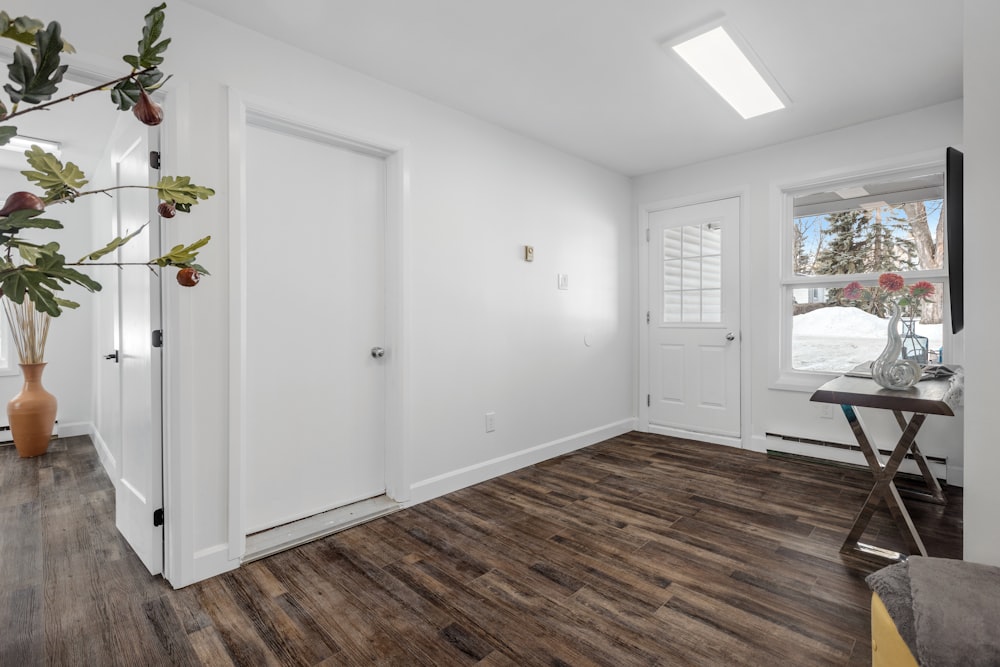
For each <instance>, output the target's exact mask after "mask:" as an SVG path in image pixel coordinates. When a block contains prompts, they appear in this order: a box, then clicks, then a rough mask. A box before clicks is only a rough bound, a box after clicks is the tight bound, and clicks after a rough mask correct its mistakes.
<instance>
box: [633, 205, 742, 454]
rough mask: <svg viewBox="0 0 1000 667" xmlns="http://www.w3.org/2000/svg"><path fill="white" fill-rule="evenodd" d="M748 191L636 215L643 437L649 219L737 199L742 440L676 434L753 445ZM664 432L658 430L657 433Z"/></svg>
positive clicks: (645, 208)
mask: <svg viewBox="0 0 1000 667" xmlns="http://www.w3.org/2000/svg"><path fill="white" fill-rule="evenodd" d="M749 192H750V188H749V187H743V188H740V189H736V190H721V191H718V192H711V193H705V194H698V195H690V196H686V197H673V198H670V199H663V200H658V201H654V202H649V203H647V204H640V205H639V206H638V208H637V211H636V240H637V243H636V255H637V262H636V267H637V274H636V283H637V287H638V289H637V290H636V293H637V294H638V298H637V304H638V305H637V307H636V317H637V318H638V330H639V335H638V351H639V353H638V355H637V356H638V369H637V370H638V372H637V373H636V377H637V378H638V382H637V386H636V394H635V404H636V407H637V410H636V415H637V419H636V421H637V424H638V429H639V430H640V431H642V432H644V433H651V432H652V430H651V426H650V423H649V413H650V410H649V406H647V405H646V396H647V395H648V394H649V393H650V384H649V382H650V374H649V363H650V359H649V326H648V325H647V323H646V311H648V310H649V309H650V307H649V306H650V301H649V299H650V293H649V241H648V240H647V238H646V230H647V229H649V215H650V213H652V212H654V211H662V210H665V209H673V208H680V207H682V206H691V205H695V204H706V203H709V202H713V201H718V200H720V199H730V198H732V197H737V198H739V200H740V217H739V239H740V248H739V261H740V271H739V277H740V327H739V328H740V332H741V335H740V344H741V347H740V437H739V438H728V437H725V436H719V435H713V434H709V433H687V432H683V433H682V432H677V433H676V434H673V433H672V435H678V436H680V437H690V438H693V439H696V440H701V441H703V442H711V443H714V444H719V445H728V446H732V447H742V448H746V447H747V443H749V442H750V433H751V424H750V421H751V417H750V415H751V413H750V390H751V386H752V385H751V383H750V370H751V364H750V361H751V358H752V355H751V353H750V350H751V345H752V340H751V338H752V336H751V326H750V323H751V320H750V312H749V305H750V229H749V228H750V221H749V216H748V210H749V209H748V201H749ZM662 430H663V429H662V428H661V427H657V432H661V431H662Z"/></svg>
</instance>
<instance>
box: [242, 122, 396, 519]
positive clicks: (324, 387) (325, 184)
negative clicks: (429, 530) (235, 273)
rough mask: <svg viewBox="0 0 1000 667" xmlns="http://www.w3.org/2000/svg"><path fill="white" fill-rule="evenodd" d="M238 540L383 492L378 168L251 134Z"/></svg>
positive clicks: (260, 132)
mask: <svg viewBox="0 0 1000 667" xmlns="http://www.w3.org/2000/svg"><path fill="white" fill-rule="evenodd" d="M246 136H247V138H246V208H245V210H246V219H245V225H246V229H245V239H246V256H245V267H246V294H247V297H246V311H245V312H246V362H245V364H246V366H245V368H246V370H245V376H244V377H245V382H246V386H245V396H246V419H245V434H246V435H245V454H244V474H245V477H244V482H245V483H244V486H243V489H244V494H243V495H244V498H245V500H244V517H245V520H244V525H245V528H246V533H247V534H252V533H255V532H259V531H262V530H265V529H268V528H272V527H274V526H278V525H282V524H285V523H289V522H292V521H295V520H298V519H302V518H305V517H308V516H312V515H314V514H319V513H321V512H325V511H328V510H331V509H334V508H337V507H342V506H344V505H349V504H351V503H354V502H359V501H361V500H365V499H368V498H372V497H375V496H380V495H382V494H384V493H385V488H386V482H385V470H386V457H385V441H386V426H385V396H386V366H387V364H390V363H392V361H393V350H391V349H383V348H385V346H386V332H385V288H384V284H385V217H386V162H385V159H384V158H383V157H381V156H378V155H372V154H368V153H365V152H362V151H358V150H354V149H352V148H349V147H345V146H342V145H338V143H337V142H336V141H333V140H331V139H329V138H325V137H317V136H315V133H309V132H302V133H300V132H297V131H296V130H295V129H294V128H287V127H285V126H281V127H278V128H272V127H262V126H258V125H254V124H248V126H247V135H246Z"/></svg>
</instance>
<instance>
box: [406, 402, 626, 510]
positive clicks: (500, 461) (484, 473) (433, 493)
mask: <svg viewBox="0 0 1000 667" xmlns="http://www.w3.org/2000/svg"><path fill="white" fill-rule="evenodd" d="M635 427H636V420H635V419H631V418H630V419H623V420H622V421H619V422H615V423H613V424H607V425H606V426H601V427H598V428H595V429H591V430H589V431H584V432H582V433H577V434H575V435H571V436H568V437H565V438H560V439H558V440H553V441H551V442H546V443H544V444H541V445H536V446H535V447H530V448H528V449H523V450H521V451H519V452H514V453H513V454H507V455H506V456H501V457H498V458H495V459H491V460H489V461H484V462H482V463H477V464H475V465H471V466H468V467H466V468H462V469H460V470H453V471H450V472H447V473H444V474H443V475H438V476H436V477H431V478H429V479H425V480H421V481H419V482H416V483H415V484H413V485H411V487H410V499H409V500H408V501H407V502H406V503H405V505H406V506H407V507H409V506H411V505H415V504H417V503H422V502H424V501H427V500H431V499H432V498H437V497H438V496H443V495H445V494H446V493H451V492H452V491H458V490H459V489H464V488H466V487H468V486H472V485H473V484H479V483H480V482H485V481H486V480H488V479H493V478H494V477H499V476H500V475H506V474H507V473H509V472H514V471H515V470H520V469H521V468H524V467H526V466H530V465H534V464H536V463H540V462H542V461H546V460H548V459H551V458H554V457H556V456H562V455H563V454H567V453H569V452H572V451H575V450H577V449H582V448H583V447H589V446H590V445H595V444H597V443H599V442H602V441H604V440H607V439H609V438H614V437H616V436H619V435H622V434H624V433H628V432H629V431H633V430H635Z"/></svg>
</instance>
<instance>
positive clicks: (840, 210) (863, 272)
mask: <svg viewBox="0 0 1000 667" xmlns="http://www.w3.org/2000/svg"><path fill="white" fill-rule="evenodd" d="M786 194H788V195H790V199H791V206H790V207H789V209H790V210H789V213H790V216H789V217H790V219H789V220H787V222H786V224H785V225H784V229H785V235H786V238H785V243H786V245H785V247H786V249H788V250H790V252H787V253H786V257H787V258H788V259H787V261H786V262H785V266H784V267H783V271H782V287H783V292H784V293H783V297H784V301H783V303H784V304H785V307H784V308H783V317H784V318H787V319H786V321H785V323H784V325H785V328H784V331H785V332H786V335H785V336H784V337H783V338H784V340H785V341H786V343H785V344H784V345H783V357H784V359H783V362H782V366H783V368H786V369H790V370H792V371H811V372H824V373H842V372H845V371H849V370H851V369H852V368H854V367H855V366H857V365H859V364H861V363H864V362H868V361H872V360H873V359H875V357H877V356H878V354H879V352H881V351H882V348H883V347H884V346H885V341H886V331H887V328H888V327H887V325H888V320H887V318H888V313H887V308H886V305H885V302H884V301H880V300H871V299H862V300H858V301H852V300H848V299H845V298H844V295H843V288H844V286H846V285H847V284H848V283H850V282H852V281H855V280H856V281H859V282H860V283H861V284H862V285H865V286H874V285H875V284H876V283H877V280H878V276H879V275H880V274H882V273H885V272H893V273H898V274H900V275H902V276H903V277H904V279H905V280H906V284H907V285H910V284H912V283H913V282H916V281H918V280H927V281H929V282H931V283H932V284H934V287H935V296H934V298H933V300H932V301H931V302H930V303H925V304H922V305H921V306H919V307H918V308H916V309H914V311H913V312H910V313H906V314H905V315H907V316H908V320H909V321H908V322H907V323H906V324H907V325H911V326H912V327H913V329H914V333H915V334H916V335H917V336H918V337H919V338H917V339H916V342H919V346H918V348H915V349H913V350H908V351H907V354H908V355H918V356H919V358H916V360H917V361H918V362H923V363H936V362H938V361H947V360H948V350H947V349H946V348H945V340H944V331H945V328H944V320H945V317H946V301H945V298H946V296H945V293H946V288H947V272H946V270H945V268H944V267H945V263H944V257H945V245H944V244H945V225H946V220H945V216H944V211H943V202H944V174H943V170H936V171H935V170H927V171H926V172H916V173H915V172H909V173H896V174H893V175H892V176H888V177H882V178H869V179H862V180H857V181H854V182H849V183H843V182H841V183H836V184H831V185H827V186H819V187H813V188H810V189H809V190H808V191H795V192H788V193H786Z"/></svg>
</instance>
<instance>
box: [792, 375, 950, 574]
mask: <svg viewBox="0 0 1000 667" xmlns="http://www.w3.org/2000/svg"><path fill="white" fill-rule="evenodd" d="M956 383H957V384H956ZM960 386H961V376H960V375H959V376H953V377H951V378H936V379H932V380H922V381H921V382H918V383H917V384H916V385H915V386H913V387H911V388H910V389H907V390H901V391H897V390H891V389H883V388H882V387H880V386H879V385H878V384H876V383H875V381H874V380H872V379H871V378H870V377H859V376H856V375H855V374H848V375H842V376H840V377H838V378H836V379H833V380H830V381H829V382H827V383H826V384H824V385H823V386H822V387H820V388H819V389H817V390H816V392H815V393H814V394H813V395H812V398H811V399H810V400H812V401H817V402H820V403H836V404H838V405H840V407H841V409H842V410H843V412H844V416H845V417H846V418H847V423H848V424H850V426H851V431H853V432H854V437H855V439H857V441H858V445H859V446H860V447H861V452H862V454H864V456H865V460H866V461H867V462H868V467H869V468H870V469H871V472H872V476H873V477H874V479H875V483H874V486H872V490H871V492H870V493H869V494H868V499H867V500H865V504H864V505H863V506H862V508H861V510H860V511H859V512H858V514H857V516H856V517H855V519H854V524H853V525H852V526H851V530H850V532H849V533H848V535H847V539H846V540H844V544H843V546H842V547H841V548H840V551H841V552H842V553H854V554H857V555H861V556H866V557H874V558H875V559H877V560H890V561H897V560H904V559H905V558H906V556H907V554H903V553H899V552H896V551H892V550H889V549H884V548H881V547H877V546H874V545H871V544H864V543H862V542H860V539H861V535H862V534H863V533H864V532H865V528H867V526H868V523H869V522H870V521H871V518H872V515H873V514H874V513H875V510H876V509H877V508H878V506H879V504H880V503H882V502H885V504H886V506H887V507H888V508H889V513H890V514H891V515H892V518H893V520H894V521H895V522H896V526H897V527H898V528H899V531H900V534H901V535H902V536H903V540H904V542H905V543H906V546H907V548H908V549H909V552H910V554H911V555H920V556H926V555H927V550H926V549H925V548H924V543H923V542H922V541H921V539H920V535H918V534H917V529H916V528H915V527H914V525H913V520H912V519H911V518H910V514H909V512H907V511H906V507H905V506H904V505H903V501H902V499H901V498H900V495H899V494H900V492H899V490H898V489H897V488H896V484H895V483H894V482H893V478H894V477H895V476H896V472H897V470H898V469H899V465H900V463H902V462H903V458H904V457H905V456H906V455H907V453H909V454H910V455H912V456H913V458H914V459H915V460H916V462H917V466H919V468H920V472H921V474H922V476H923V478H924V481H925V482H926V484H927V492H926V493H922V494H918V495H919V497H921V498H922V499H924V500H929V501H931V502H936V503H940V504H944V503H945V502H946V500H945V496H944V492H943V491H942V490H941V485H940V484H938V481H937V479H936V478H935V477H934V475H933V474H932V473H931V470H930V467H929V466H928V465H927V458H926V457H925V456H924V454H923V452H921V451H920V448H919V447H918V446H917V432H918V431H920V427H921V426H923V423H924V420H925V419H926V418H927V415H943V416H948V417H952V416H954V414H955V413H954V411H953V409H952V408H953V407H954V406H955V405H956V403H957V401H958V400H959V399H960V397H961V391H960V390H956V389H957V387H960ZM857 408H876V409H880V410H891V411H892V413H893V415H894V416H895V418H896V423H897V424H899V428H900V430H901V431H902V434H901V435H900V437H899V440H898V441H897V442H896V446H895V447H894V448H893V450H892V452H891V454H890V456H889V459H888V460H887V461H886V462H885V463H884V464H883V463H882V462H881V459H880V458H879V453H878V449H877V448H876V447H875V446H874V445H873V444H872V441H871V439H870V438H869V436H868V435H867V434H866V433H865V430H864V428H863V427H862V425H861V420H860V419H859V418H858V413H857V410H856V409H857ZM904 412H908V413H911V414H912V416H911V417H910V418H909V420H907V419H906V418H905V417H904V416H903V413H904Z"/></svg>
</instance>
